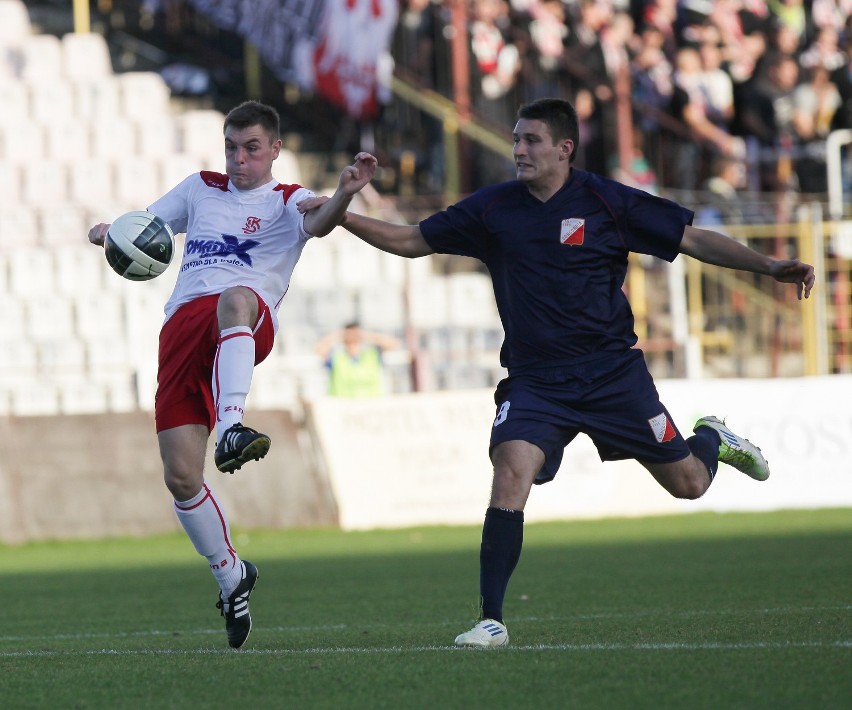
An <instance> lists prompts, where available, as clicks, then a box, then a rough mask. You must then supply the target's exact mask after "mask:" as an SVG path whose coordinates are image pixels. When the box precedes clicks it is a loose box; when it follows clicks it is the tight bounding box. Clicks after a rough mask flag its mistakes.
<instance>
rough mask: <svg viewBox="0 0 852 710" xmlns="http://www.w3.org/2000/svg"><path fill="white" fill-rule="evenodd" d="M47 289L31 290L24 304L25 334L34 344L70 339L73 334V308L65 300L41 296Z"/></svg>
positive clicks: (48, 290)
mask: <svg viewBox="0 0 852 710" xmlns="http://www.w3.org/2000/svg"><path fill="white" fill-rule="evenodd" d="M45 292H48V293H49V292H50V289H49V288H43V289H38V290H37V289H33V292H32V294H31V295H30V296H29V297H28V298H27V299H26V301H25V302H24V307H25V312H26V318H27V322H26V326H27V333H28V335H29V337H30V338H32V339H33V341H34V342H36V343H40V342H44V341H48V340H54V339H56V338H63V337H70V336H71V335H73V333H74V308H73V306H72V305H71V302H70V301H69V300H68V299H65V298H57V297H56V296H53V295H51V296H43V295H40V294H41V293H45Z"/></svg>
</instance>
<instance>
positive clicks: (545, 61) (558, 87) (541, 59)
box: [527, 0, 570, 99]
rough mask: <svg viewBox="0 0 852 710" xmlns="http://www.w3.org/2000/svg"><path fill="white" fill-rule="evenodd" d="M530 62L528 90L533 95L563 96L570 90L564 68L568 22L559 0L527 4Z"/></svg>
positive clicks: (542, 0)
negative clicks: (528, 5)
mask: <svg viewBox="0 0 852 710" xmlns="http://www.w3.org/2000/svg"><path fill="white" fill-rule="evenodd" d="M529 16H530V22H529V25H528V27H527V30H528V32H529V36H530V50H531V57H530V62H529V64H530V66H529V67H528V69H529V72H528V73H527V84H528V94H529V96H531V97H532V98H534V99H535V98H541V97H544V96H564V95H565V94H567V93H569V91H570V79H569V78H568V76H567V73H566V71H565V63H564V57H565V42H566V40H567V38H568V25H567V23H566V18H565V4H564V3H563V2H562V0H539V1H538V2H535V3H532V4H531V5H530V7H529Z"/></svg>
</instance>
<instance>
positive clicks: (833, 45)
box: [393, 0, 852, 194]
mask: <svg viewBox="0 0 852 710" xmlns="http://www.w3.org/2000/svg"><path fill="white" fill-rule="evenodd" d="M460 5H462V6H461V7H460ZM460 17H461V18H462V21H463V23H464V24H463V25H462V26H463V27H466V28H467V40H466V41H467V42H468V44H469V46H468V51H467V55H468V57H469V64H468V66H467V67H465V68H464V71H463V72H462V75H463V76H466V77H467V82H468V84H469V94H468V95H469V97H470V108H471V111H472V113H473V114H474V115H475V116H477V117H478V118H480V119H482V120H484V121H486V122H488V123H490V124H493V125H494V126H495V127H496V128H498V129H500V130H503V131H505V130H506V129H507V127H511V125H513V123H514V115H515V111H516V109H517V107H518V105H519V104H520V103H523V102H526V101H529V100H533V99H536V98H539V97H542V96H560V97H567V98H569V99H571V100H572V101H573V102H574V104H575V105H576V107H577V110H578V113H579V116H580V119H581V146H580V151H579V157H578V162H577V165H578V167H582V168H585V169H588V170H592V171H595V172H598V173H601V174H605V175H611V176H614V177H617V178H619V179H622V180H624V181H626V182H630V183H633V184H636V185H638V186H640V187H643V188H646V189H649V190H652V191H653V190H656V189H658V188H664V187H676V188H678V189H682V190H698V189H720V190H725V189H728V190H732V191H737V190H754V191H770V192H773V191H785V190H797V191H799V192H803V193H815V194H820V193H825V191H826V189H827V181H826V137H827V136H828V134H829V133H830V132H831V131H833V130H836V129H840V128H852V0H769V1H768V2H761V1H759V0H403V3H402V7H401V10H400V18H399V26H398V30H397V35H396V38H395V44H394V47H393V56H394V61H395V63H396V72H397V74H398V75H399V76H401V77H405V78H407V79H409V80H411V81H412V82H414V83H416V84H417V85H418V86H421V87H424V88H428V89H432V90H434V91H437V92H438V93H441V94H443V95H445V96H447V97H448V98H454V99H457V98H458V94H457V90H458V83H459V76H460V73H459V67H458V60H456V62H455V63H454V61H453V58H452V45H453V42H452V38H453V37H454V36H457V30H458V28H459V26H460V25H459V18H460ZM423 134H424V135H425V136H427V139H426V141H425V145H424V156H423V160H424V161H425V162H427V163H428V162H429V161H435V160H438V159H439V158H438V156H437V154H436V151H435V149H434V140H435V135H434V133H432V132H430V131H428V130H426V131H425V132H423ZM430 151H431V152H430ZM847 162H848V161H847ZM505 167H506V166H505V165H504V166H503V169H505ZM490 169H491V172H492V173H493V172H494V166H493V165H492V166H490ZM433 172H434V171H433ZM477 177H478V178H479V179H486V178H493V177H501V176H500V175H497V176H495V175H488V176H485V175H479V176H477ZM847 179H848V176H847Z"/></svg>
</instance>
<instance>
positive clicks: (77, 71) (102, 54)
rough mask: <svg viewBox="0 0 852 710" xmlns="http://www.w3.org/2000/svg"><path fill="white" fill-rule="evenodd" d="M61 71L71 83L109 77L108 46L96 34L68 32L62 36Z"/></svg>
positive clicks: (110, 63)
mask: <svg viewBox="0 0 852 710" xmlns="http://www.w3.org/2000/svg"><path fill="white" fill-rule="evenodd" d="M61 43H62V71H63V74H64V75H65V76H66V77H67V78H69V79H71V80H72V81H77V80H86V81H90V80H92V79H95V78H100V77H105V76H110V75H111V74H112V73H113V70H112V59H111V58H110V54H109V46H108V45H107V42H106V40H105V39H104V38H103V36H102V35H99V34H97V33H96V32H70V33H68V34H66V35H63V36H62V40H61Z"/></svg>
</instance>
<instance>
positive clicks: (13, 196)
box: [0, 161, 23, 205]
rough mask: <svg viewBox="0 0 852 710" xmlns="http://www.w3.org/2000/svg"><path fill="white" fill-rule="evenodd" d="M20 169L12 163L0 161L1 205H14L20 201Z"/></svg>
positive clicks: (21, 179)
mask: <svg viewBox="0 0 852 710" xmlns="http://www.w3.org/2000/svg"><path fill="white" fill-rule="evenodd" d="M22 183H23V178H22V177H21V168H20V166H18V165H15V164H13V163H7V162H5V161H0V195H3V203H4V204H9V205H14V204H17V203H18V202H19V201H20V199H21V185H22Z"/></svg>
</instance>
